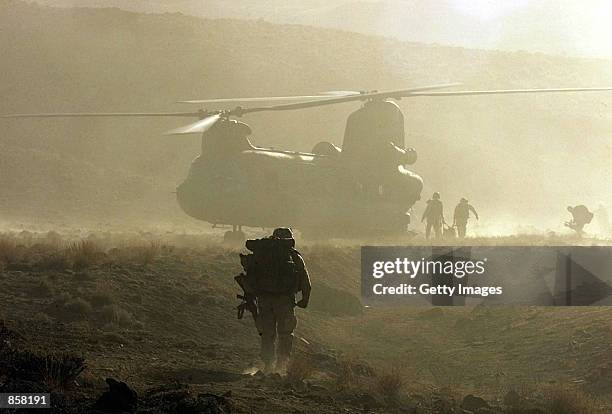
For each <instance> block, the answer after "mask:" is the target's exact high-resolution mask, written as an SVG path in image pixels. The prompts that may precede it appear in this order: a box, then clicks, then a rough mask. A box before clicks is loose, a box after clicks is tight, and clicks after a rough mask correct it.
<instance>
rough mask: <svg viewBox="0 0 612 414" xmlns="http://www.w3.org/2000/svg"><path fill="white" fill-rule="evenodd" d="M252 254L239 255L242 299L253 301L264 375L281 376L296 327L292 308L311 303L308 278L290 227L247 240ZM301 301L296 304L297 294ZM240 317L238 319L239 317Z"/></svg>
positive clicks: (287, 360) (287, 359)
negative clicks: (267, 236)
mask: <svg viewBox="0 0 612 414" xmlns="http://www.w3.org/2000/svg"><path fill="white" fill-rule="evenodd" d="M246 247H247V248H248V249H249V250H251V251H252V252H253V254H250V255H241V261H242V263H243V267H245V270H246V275H244V274H243V275H242V276H245V278H244V279H242V280H241V281H240V282H239V284H240V285H241V286H242V287H243V289H244V290H245V297H247V296H250V297H254V298H255V302H256V314H255V313H254V316H255V324H256V326H257V329H258V331H259V334H260V336H261V354H260V355H261V359H262V361H263V363H264V373H271V372H279V373H283V372H285V371H286V369H287V364H288V362H289V358H290V356H291V351H292V348H293V331H294V330H295V328H296V326H297V318H296V316H295V311H294V307H295V306H299V307H300V308H306V307H307V306H308V302H309V301H310V291H311V284H310V277H309V275H308V270H307V269H306V265H305V263H304V259H303V258H302V256H301V255H300V253H299V252H298V251H297V250H295V240H294V238H293V233H292V232H291V229H289V228H277V229H275V230H274V232H273V233H272V236H271V237H269V238H264V239H258V240H247V242H246ZM298 292H301V298H300V300H299V301H298V302H297V303H296V301H295V299H296V294H297V293H298ZM239 317H240V316H239Z"/></svg>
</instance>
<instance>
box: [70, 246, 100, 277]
mask: <svg viewBox="0 0 612 414" xmlns="http://www.w3.org/2000/svg"><path fill="white" fill-rule="evenodd" d="M100 253H101V251H100V249H99V248H98V246H97V245H96V244H95V243H94V242H93V241H91V240H81V241H79V242H75V243H72V244H70V246H69V247H68V254H69V256H70V258H71V259H72V267H73V268H74V269H75V270H83V269H88V268H90V267H91V266H93V265H94V264H96V263H97V261H98V259H99V257H100Z"/></svg>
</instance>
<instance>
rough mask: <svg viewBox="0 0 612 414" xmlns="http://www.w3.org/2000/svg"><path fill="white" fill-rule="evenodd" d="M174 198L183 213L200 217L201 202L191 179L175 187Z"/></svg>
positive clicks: (201, 210)
mask: <svg viewBox="0 0 612 414" xmlns="http://www.w3.org/2000/svg"><path fill="white" fill-rule="evenodd" d="M176 200H177V201H178V204H179V207H180V208H181V209H182V210H183V211H184V212H185V213H187V214H188V215H190V216H191V217H194V218H197V219H202V213H203V208H202V205H201V204H202V203H200V202H198V201H199V198H198V194H197V192H196V189H195V187H194V185H193V183H192V182H191V180H189V179H187V180H185V181H183V182H182V183H180V184H179V185H178V186H177V187H176Z"/></svg>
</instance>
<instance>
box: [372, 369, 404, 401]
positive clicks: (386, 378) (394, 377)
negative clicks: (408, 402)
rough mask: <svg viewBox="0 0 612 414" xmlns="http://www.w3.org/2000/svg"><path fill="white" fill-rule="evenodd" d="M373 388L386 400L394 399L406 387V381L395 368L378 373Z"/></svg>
mask: <svg viewBox="0 0 612 414" xmlns="http://www.w3.org/2000/svg"><path fill="white" fill-rule="evenodd" d="M375 381H376V382H375V388H376V391H378V393H379V394H380V395H382V396H384V397H386V398H389V399H395V398H397V397H399V395H400V392H401V391H402V389H403V388H404V386H405V385H406V379H405V378H404V375H403V373H402V370H400V369H399V368H397V367H392V368H391V369H389V370H387V371H382V372H379V373H378V375H377V376H376V379H375Z"/></svg>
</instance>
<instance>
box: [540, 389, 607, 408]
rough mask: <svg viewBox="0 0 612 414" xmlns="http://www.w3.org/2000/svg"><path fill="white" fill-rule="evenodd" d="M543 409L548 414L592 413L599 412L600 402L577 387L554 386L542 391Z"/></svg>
mask: <svg viewBox="0 0 612 414" xmlns="http://www.w3.org/2000/svg"><path fill="white" fill-rule="evenodd" d="M544 398H545V404H544V407H545V409H546V410H547V411H548V412H549V413H550V414H594V413H598V412H601V409H600V408H601V403H598V401H597V400H596V399H595V398H593V397H592V396H590V395H588V394H586V393H584V392H583V391H580V390H579V389H576V388H572V387H568V386H556V387H553V388H550V389H548V390H546V391H545V393H544Z"/></svg>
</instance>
